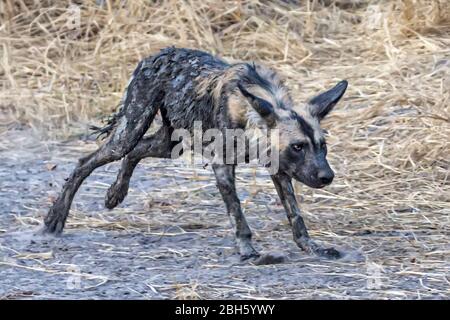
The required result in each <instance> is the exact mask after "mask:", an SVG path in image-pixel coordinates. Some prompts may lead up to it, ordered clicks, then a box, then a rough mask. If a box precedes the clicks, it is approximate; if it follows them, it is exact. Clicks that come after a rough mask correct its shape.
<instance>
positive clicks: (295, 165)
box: [44, 48, 347, 259]
mask: <svg viewBox="0 0 450 320" xmlns="http://www.w3.org/2000/svg"><path fill="white" fill-rule="evenodd" d="M346 87H347V82H346V81H342V82H340V83H338V84H337V85H336V86H335V87H334V88H332V89H331V90H329V91H327V92H325V93H322V94H320V95H318V96H317V97H315V98H313V99H312V100H310V101H309V102H308V103H305V104H303V105H296V104H294V103H293V101H292V99H291V98H290V95H289V93H288V91H287V89H286V88H285V86H283V84H282V83H281V82H280V80H279V79H278V77H277V75H276V74H275V73H274V72H272V71H270V70H268V69H265V68H263V67H261V66H257V65H254V64H248V63H236V64H228V63H226V62H225V61H223V60H221V59H218V58H216V57H214V56H212V55H210V54H208V53H205V52H202V51H197V50H190V49H179V48H167V49H164V50H162V51H161V52H160V53H158V54H156V55H154V56H151V57H149V58H146V59H144V60H143V61H141V62H140V63H139V65H138V66H137V68H136V70H135V71H134V73H133V75H132V77H131V80H130V82H129V84H128V87H127V89H126V92H125V94H124V97H123V99H122V102H121V107H120V110H119V112H118V113H117V114H115V115H114V116H113V117H112V119H111V121H110V122H109V124H108V125H107V126H106V127H104V128H102V129H100V130H99V131H100V132H101V133H105V134H106V135H107V139H106V141H105V143H104V144H103V145H102V146H101V147H100V148H99V149H98V150H97V151H95V152H93V153H92V154H90V155H88V156H86V157H84V158H82V159H80V161H79V163H78V165H77V166H76V168H75V169H74V171H73V172H72V174H71V176H70V177H69V178H68V179H67V182H66V183H65V185H64V187H63V190H62V192H61V194H60V196H59V197H58V199H57V200H56V202H55V203H54V204H53V206H52V207H51V209H50V211H49V213H48V215H47V217H46V219H45V229H44V230H45V231H46V232H49V233H55V234H59V233H61V232H62V230H63V228H64V224H65V221H66V218H67V216H68V213H69V209H70V206H71V203H72V200H73V197H74V195H75V193H76V192H77V190H78V188H79V186H80V185H81V183H82V182H83V180H84V179H85V178H86V177H87V176H89V175H90V174H91V173H92V171H93V170H95V169H96V168H98V167H99V166H102V165H104V164H107V163H109V162H112V161H116V160H120V159H122V158H123V160H122V165H121V169H120V172H119V174H118V177H117V180H116V181H115V182H114V184H113V185H112V186H111V187H110V189H109V190H108V192H107V195H106V200H105V204H106V207H108V208H114V207H115V206H117V205H118V204H119V203H120V202H121V201H122V200H123V199H124V198H125V196H126V194H127V191H128V184H129V181H130V178H131V175H132V173H133V170H134V168H135V167H136V165H137V164H138V163H139V161H140V160H141V159H143V158H145V157H164V158H168V157H170V155H171V150H172V148H173V146H174V143H175V142H173V141H171V135H172V132H173V131H174V130H175V129H187V130H190V131H192V130H193V127H194V122H195V121H201V123H202V130H208V129H211V128H216V129H219V130H225V129H230V128H236V129H237V128H241V129H251V128H268V129H278V132H279V143H278V145H277V148H278V149H277V150H278V152H279V170H278V171H277V172H275V173H273V174H272V175H271V177H272V180H273V182H274V185H275V187H276V190H277V192H278V195H279V196H280V199H281V202H282V203H283V206H284V207H285V209H286V212H287V216H288V218H289V221H290V224H291V226H292V230H293V235H294V240H295V242H296V243H297V244H298V246H299V247H301V248H302V249H304V250H306V251H307V252H311V253H316V254H320V255H324V256H328V257H334V258H336V257H339V256H340V253H339V252H338V251H336V250H335V249H333V248H330V249H324V248H322V247H321V246H319V245H317V244H316V243H315V242H313V241H312V240H311V239H310V237H309V235H308V232H307V229H306V227H305V224H304V222H303V219H302V217H301V216H300V210H299V208H298V205H297V201H296V198H295V195H294V191H293V187H292V183H291V179H292V178H293V179H296V180H299V181H301V182H303V183H305V184H306V185H308V186H310V187H314V188H320V187H323V186H325V185H327V184H329V183H331V181H332V180H333V177H334V174H333V171H332V170H331V168H330V167H329V165H328V162H327V160H326V152H327V150H326V144H325V140H324V136H323V132H322V130H321V128H320V126H319V122H320V120H321V119H322V118H323V117H324V116H325V115H326V114H327V113H328V112H329V111H330V110H331V109H332V108H333V106H334V105H335V104H336V103H337V102H338V100H339V99H340V98H341V97H342V95H343V94H344V92H345V90H346ZM157 112H160V114H161V117H162V126H161V128H160V129H159V130H158V131H157V132H156V133H155V134H153V135H151V136H145V137H144V134H145V133H146V131H147V130H148V128H149V126H150V125H151V123H152V121H153V119H154V117H155V115H156V114H157ZM212 167H213V170H214V173H215V176H216V180H217V186H218V188H219V190H220V193H221V195H222V197H223V199H224V201H225V204H226V208H227V211H228V213H229V214H230V217H231V218H232V219H231V220H232V222H233V227H234V229H235V232H236V239H237V244H238V247H239V252H240V254H241V257H242V259H247V258H255V257H258V256H259V254H258V253H257V251H256V250H255V249H254V247H253V245H252V243H251V231H250V228H249V226H248V224H247V222H246V220H245V217H244V215H243V213H242V210H241V205H240V201H239V199H238V197H237V194H236V189H235V177H234V172H235V164H213V165H212Z"/></svg>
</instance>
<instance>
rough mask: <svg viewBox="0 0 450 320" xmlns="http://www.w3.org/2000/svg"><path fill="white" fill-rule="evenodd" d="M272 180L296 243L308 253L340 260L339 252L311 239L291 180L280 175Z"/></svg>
mask: <svg viewBox="0 0 450 320" xmlns="http://www.w3.org/2000/svg"><path fill="white" fill-rule="evenodd" d="M272 180H273V183H274V185H275V188H276V189H277V193H278V196H279V197H280V200H281V202H282V204H283V206H284V208H285V210H286V213H287V216H288V219H289V222H290V223H291V226H292V233H293V235H294V241H295V243H296V244H297V245H298V246H299V247H300V248H301V249H303V250H305V251H306V252H309V253H314V254H318V255H320V256H325V257H327V258H332V259H338V258H340V257H341V253H340V252H339V251H337V250H336V249H334V248H329V249H325V248H322V247H321V246H319V245H318V244H316V243H315V242H314V241H313V240H312V239H311V238H310V237H309V234H308V230H307V229H306V225H305V222H304V221H303V218H302V216H301V215H300V210H299V208H298V205H297V199H296V198H295V193H294V188H293V187H292V182H291V178H289V177H288V176H286V175H283V174H280V175H273V176H272Z"/></svg>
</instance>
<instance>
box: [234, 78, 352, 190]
mask: <svg viewBox="0 0 450 320" xmlns="http://www.w3.org/2000/svg"><path fill="white" fill-rule="evenodd" d="M347 85H348V83H347V81H345V80H344V81H341V82H339V83H338V84H337V85H336V86H335V87H333V88H332V89H330V90H328V91H326V92H323V93H321V94H319V95H317V96H316V97H314V98H313V99H311V100H310V101H309V102H308V103H306V104H305V105H304V106H302V107H298V108H296V107H295V106H287V105H286V104H287V103H288V102H289V100H286V99H285V101H278V102H275V103H274V100H275V99H276V95H274V99H272V101H270V102H269V101H268V100H267V99H264V98H261V97H260V96H257V95H256V94H254V93H251V92H249V91H250V90H247V89H246V88H245V87H244V86H242V85H241V86H239V89H240V91H241V93H242V94H243V95H244V97H246V98H247V100H248V102H249V103H250V104H251V106H252V107H253V109H254V110H255V111H256V112H257V113H258V114H259V116H260V117H261V118H262V119H263V120H264V121H265V122H266V124H267V126H268V127H269V128H276V129H278V130H279V145H278V151H279V152H278V153H279V172H281V173H284V174H287V175H288V176H290V177H292V178H294V179H296V180H298V181H300V182H303V183H304V184H306V185H308V186H310V187H312V188H322V187H324V186H326V185H329V184H330V183H331V182H332V181H333V178H334V172H333V170H332V169H331V168H330V165H329V164H328V161H327V158H326V156H327V145H326V142H325V137H324V133H323V130H322V129H321V128H320V121H321V120H322V119H323V118H324V117H325V116H327V114H328V113H329V112H330V111H331V110H332V109H333V107H334V106H335V105H336V104H337V102H338V101H339V100H340V99H341V97H342V96H343V95H344V93H345V90H346V89H347ZM286 101H288V102H286ZM274 104H276V105H274Z"/></svg>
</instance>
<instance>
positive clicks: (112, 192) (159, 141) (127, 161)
mask: <svg viewBox="0 0 450 320" xmlns="http://www.w3.org/2000/svg"><path fill="white" fill-rule="evenodd" d="M170 132H171V130H170V128H169V127H167V126H165V125H163V126H162V127H161V128H160V129H159V130H158V131H157V132H156V133H155V134H153V135H151V136H149V137H145V138H143V139H142V140H141V141H139V143H138V144H137V145H136V147H135V148H134V149H133V150H132V151H130V153H128V154H127V155H126V156H125V157H124V158H123V160H122V165H121V168H120V170H119V173H118V174H117V178H116V181H115V182H114V183H113V184H112V185H111V187H109V189H108V192H107V193H106V197H105V207H107V208H108V209H112V208H115V207H116V206H117V205H118V204H119V203H121V202H122V201H123V199H125V197H126V195H127V194H128V187H129V183H130V179H131V176H132V175H133V171H134V169H135V168H136V166H137V164H138V163H139V161H141V160H142V159H144V158H147V157H153V158H170V151H171V148H170V146H171V141H170Z"/></svg>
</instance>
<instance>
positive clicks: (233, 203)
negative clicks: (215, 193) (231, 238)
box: [212, 164, 259, 260]
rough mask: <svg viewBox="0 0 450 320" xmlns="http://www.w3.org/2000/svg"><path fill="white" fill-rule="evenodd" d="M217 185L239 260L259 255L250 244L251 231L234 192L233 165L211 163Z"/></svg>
mask: <svg viewBox="0 0 450 320" xmlns="http://www.w3.org/2000/svg"><path fill="white" fill-rule="evenodd" d="M212 167H213V170H214V174H215V176H216V180H217V187H218V188H219V191H220V194H221V195H222V198H223V201H224V202H225V205H226V207H227V212H228V214H229V216H230V220H231V224H232V226H233V228H234V231H235V233H236V241H237V245H238V247H239V253H240V255H241V260H247V259H249V258H257V257H259V254H258V252H257V251H256V250H255V249H254V248H253V246H252V243H251V241H252V232H251V230H250V227H249V226H248V224H247V220H246V219H245V216H244V214H243V213H242V210H241V202H240V201H239V198H238V196H237V194H236V186H235V180H234V169H235V166H234V165H226V164H213V166H212Z"/></svg>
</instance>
